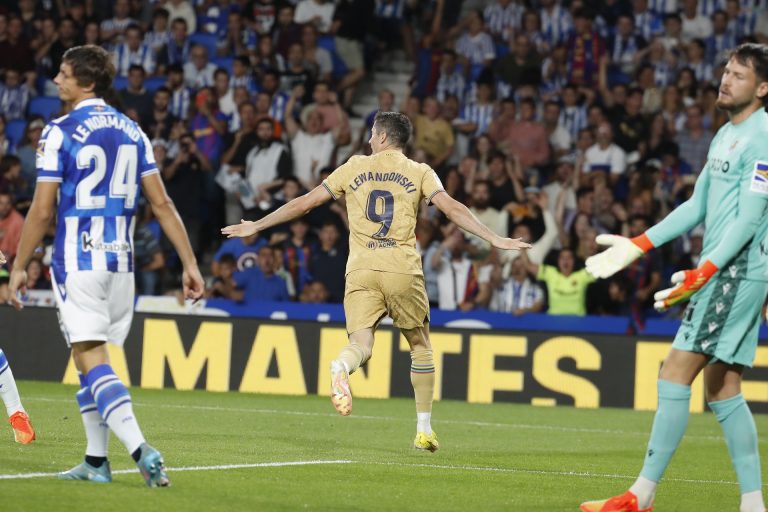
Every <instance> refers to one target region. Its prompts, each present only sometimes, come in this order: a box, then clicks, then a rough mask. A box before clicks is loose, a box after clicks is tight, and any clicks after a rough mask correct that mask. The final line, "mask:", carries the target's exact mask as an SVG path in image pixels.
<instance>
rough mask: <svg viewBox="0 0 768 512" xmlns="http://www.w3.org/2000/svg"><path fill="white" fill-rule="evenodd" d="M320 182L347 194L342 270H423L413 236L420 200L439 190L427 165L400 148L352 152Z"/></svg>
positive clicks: (335, 192)
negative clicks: (360, 153)
mask: <svg viewBox="0 0 768 512" xmlns="http://www.w3.org/2000/svg"><path fill="white" fill-rule="evenodd" d="M323 186H325V188H326V189H327V190H328V192H330V193H331V195H332V196H333V197H334V199H338V198H339V197H341V196H342V195H346V196H347V214H348V216H349V231H350V234H349V260H348V261H347V274H349V273H350V272H352V271H354V270H360V269H370V270H380V271H385V272H396V273H400V274H418V275H423V271H422V269H421V256H419V252H418V250H417V249H416V235H415V228H416V214H417V212H418V209H419V201H421V200H422V199H424V200H426V201H427V202H429V201H431V199H432V197H433V196H434V195H435V194H437V193H438V192H440V191H442V190H443V185H442V183H440V179H439V178H438V177H437V174H435V171H433V170H432V168H431V167H429V166H428V165H426V164H419V163H416V162H414V161H413V160H410V159H409V158H407V157H406V156H405V155H403V153H401V152H400V151H383V152H381V153H377V154H375V155H371V156H353V157H352V158H350V159H349V161H348V162H347V163H345V164H344V165H342V166H341V167H339V168H338V169H336V170H335V171H334V172H333V173H332V174H331V175H330V176H328V178H327V179H325V180H324V181H323Z"/></svg>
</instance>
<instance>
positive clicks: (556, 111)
mask: <svg viewBox="0 0 768 512" xmlns="http://www.w3.org/2000/svg"><path fill="white" fill-rule="evenodd" d="M560 113H561V112H560V104H559V103H558V102H556V101H554V100H550V101H547V102H546V104H545V105H544V116H543V118H542V121H543V122H542V124H543V125H544V130H545V131H546V133H547V136H548V139H547V140H549V145H550V147H551V149H552V152H553V153H554V156H555V157H557V158H560V157H563V156H565V155H567V154H568V153H570V152H571V147H572V139H571V134H570V133H569V132H568V130H567V129H566V128H565V126H563V125H562V124H560V119H561V117H560Z"/></svg>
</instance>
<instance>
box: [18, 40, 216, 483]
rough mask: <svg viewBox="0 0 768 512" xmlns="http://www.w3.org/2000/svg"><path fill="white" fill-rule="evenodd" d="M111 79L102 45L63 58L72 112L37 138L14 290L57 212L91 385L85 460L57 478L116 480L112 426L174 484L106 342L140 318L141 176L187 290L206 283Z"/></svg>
mask: <svg viewBox="0 0 768 512" xmlns="http://www.w3.org/2000/svg"><path fill="white" fill-rule="evenodd" d="M114 76H115V68H114V66H113V65H112V61H111V59H110V57H109V54H108V53H107V52H106V51H105V50H104V49H102V48H100V47H97V46H92V45H89V46H78V47H75V48H71V49H69V50H67V52H66V53H65V54H64V56H63V60H62V64H61V68H60V70H59V74H58V75H57V76H56V78H55V80H54V81H55V82H56V85H57V86H58V87H59V97H60V98H61V99H62V100H63V101H64V102H68V103H71V104H72V106H73V109H72V111H71V112H70V113H69V114H67V115H65V116H63V117H60V118H58V119H56V120H54V121H51V122H50V123H48V125H47V126H46V127H45V129H44V131H43V134H42V138H41V140H40V144H39V146H38V151H37V173H38V177H37V187H36V189H35V196H34V198H33V201H32V206H31V207H30V209H29V213H28V214H27V219H26V222H25V223H24V229H23V231H22V234H21V241H20V242H19V248H18V252H17V255H16V259H15V260H14V262H13V272H12V273H11V280H10V291H11V297H12V298H11V301H12V302H13V304H14V306H16V307H17V308H21V302H20V300H19V299H18V297H17V294H16V292H17V291H18V290H20V289H23V288H24V284H25V283H26V282H27V278H26V272H25V271H24V269H25V268H26V266H27V262H28V261H29V259H30V257H31V256H32V253H33V251H34V249H35V247H37V244H38V243H39V242H40V240H41V239H42V237H43V234H44V233H45V230H46V229H47V228H48V226H49V224H50V222H51V220H52V219H53V218H54V213H55V214H56V221H57V223H56V235H55V241H54V251H53V262H52V265H51V267H52V272H51V276H52V279H53V290H54V294H55V296H56V302H57V305H58V308H59V314H60V319H61V323H62V327H63V331H64V333H65V335H66V337H67V344H68V345H69V346H70V347H71V349H72V358H73V360H74V362H75V366H76V367H77V369H78V371H79V372H80V383H81V386H82V388H81V389H80V391H78V392H77V395H76V396H77V402H78V404H79V405H80V413H81V415H82V419H83V424H84V426H85V434H86V438H87V441H88V444H87V447H86V451H85V461H84V462H83V463H82V464H79V465H78V466H75V467H74V468H72V469H71V470H69V471H66V472H64V473H60V474H59V478H61V479H65V480H90V481H93V482H110V481H111V480H112V475H111V472H110V469H109V462H108V461H107V442H108V440H109V430H112V431H113V432H114V433H115V435H116V436H117V438H118V439H120V441H121V442H122V443H123V444H124V445H125V447H126V448H127V449H128V452H129V453H130V454H131V456H132V457H133V459H134V461H136V464H137V465H138V467H139V470H140V471H141V474H142V476H143V477H144V480H145V481H146V483H147V485H149V486H151V487H152V486H167V485H169V481H168V476H167V475H166V472H165V467H164V464H163V458H162V456H161V455H160V453H159V452H158V451H157V450H155V449H154V448H152V447H151V446H150V445H148V444H147V443H146V441H145V439H144V435H143V434H142V432H141V429H140V428H139V424H138V421H137V419H136V417H135V416H134V413H133V405H132V404H131V397H130V395H129V394H128V390H127V389H126V388H125V386H124V385H123V383H122V382H120V379H119V378H118V377H117V376H116V375H115V372H114V371H113V370H112V367H111V366H110V364H109V356H108V352H107V347H106V345H105V343H107V342H109V343H114V344H116V345H122V344H123V342H124V341H125V338H126V336H127V335H128V330H129V329H130V327H131V320H132V318H133V300H134V278H133V230H134V226H135V223H136V218H135V215H136V206H137V204H138V199H139V185H140V184H141V186H142V187H143V189H144V193H145V195H146V197H147V200H148V202H149V204H150V205H151V207H152V211H153V212H154V214H155V216H156V217H157V219H158V221H159V222H160V225H161V226H162V228H163V231H165V233H166V235H167V236H168V238H169V239H170V240H171V242H172V243H173V245H174V247H175V248H176V250H177V251H178V253H179V257H180V258H181V261H182V263H183V265H184V274H183V278H182V280H183V286H184V294H185V296H186V297H187V298H191V299H198V298H200V297H201V296H202V293H203V280H202V277H201V276H200V271H199V270H198V268H197V262H196V261H195V256H194V253H193V252H192V248H191V247H190V245H189V239H188V238H187V233H186V231H185V230H184V225H183V224H182V222H181V219H180V218H179V215H178V213H177V212H176V208H175V207H174V206H173V203H172V202H171V200H170V199H169V198H168V195H167V194H166V192H165V187H164V186H163V182H162V181H161V179H160V176H159V173H158V170H157V166H156V165H155V160H154V157H153V154H152V146H151V145H150V143H149V140H148V139H147V136H146V135H145V134H144V133H143V132H142V131H141V129H140V128H139V126H138V125H137V124H136V123H134V122H133V121H132V120H130V119H129V118H128V117H127V116H125V115H123V114H121V113H119V112H117V111H116V110H115V109H114V108H112V107H110V106H108V105H107V104H106V103H105V102H104V100H103V99H101V98H102V96H103V95H104V93H105V92H107V91H108V89H109V88H110V86H111V83H112V79H113V78H114ZM57 195H58V196H59V197H58V207H56V204H57Z"/></svg>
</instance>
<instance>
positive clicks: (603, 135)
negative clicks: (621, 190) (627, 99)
mask: <svg viewBox="0 0 768 512" xmlns="http://www.w3.org/2000/svg"><path fill="white" fill-rule="evenodd" d="M584 157H585V158H584V172H595V171H597V172H602V173H605V174H606V175H607V176H609V177H610V179H611V182H612V183H614V182H616V181H617V180H618V179H619V178H620V177H621V176H623V175H624V173H625V172H626V170H627V154H626V153H625V152H624V150H623V149H621V148H620V147H619V146H617V145H616V144H614V143H613V128H612V127H611V124H610V123H608V122H603V123H601V124H600V126H599V127H598V129H597V142H596V143H595V144H594V145H593V146H591V147H590V148H589V149H588V150H587V152H586V154H585V155H584Z"/></svg>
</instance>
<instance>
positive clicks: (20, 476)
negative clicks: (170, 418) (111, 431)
mask: <svg viewBox="0 0 768 512" xmlns="http://www.w3.org/2000/svg"><path fill="white" fill-rule="evenodd" d="M322 464H354V461H351V460H296V461H288V462H256V463H253V464H223V465H219V466H186V467H180V468H167V469H168V471H169V472H172V473H178V472H180V471H215V470H230V469H248V468H280V467H288V466H319V465H322ZM138 472H139V470H138V469H118V470H116V471H112V474H113V475H125V474H129V473H138ZM56 475H58V473H16V474H9V475H0V480H24V479H28V478H46V477H48V478H50V477H54V476H56Z"/></svg>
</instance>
